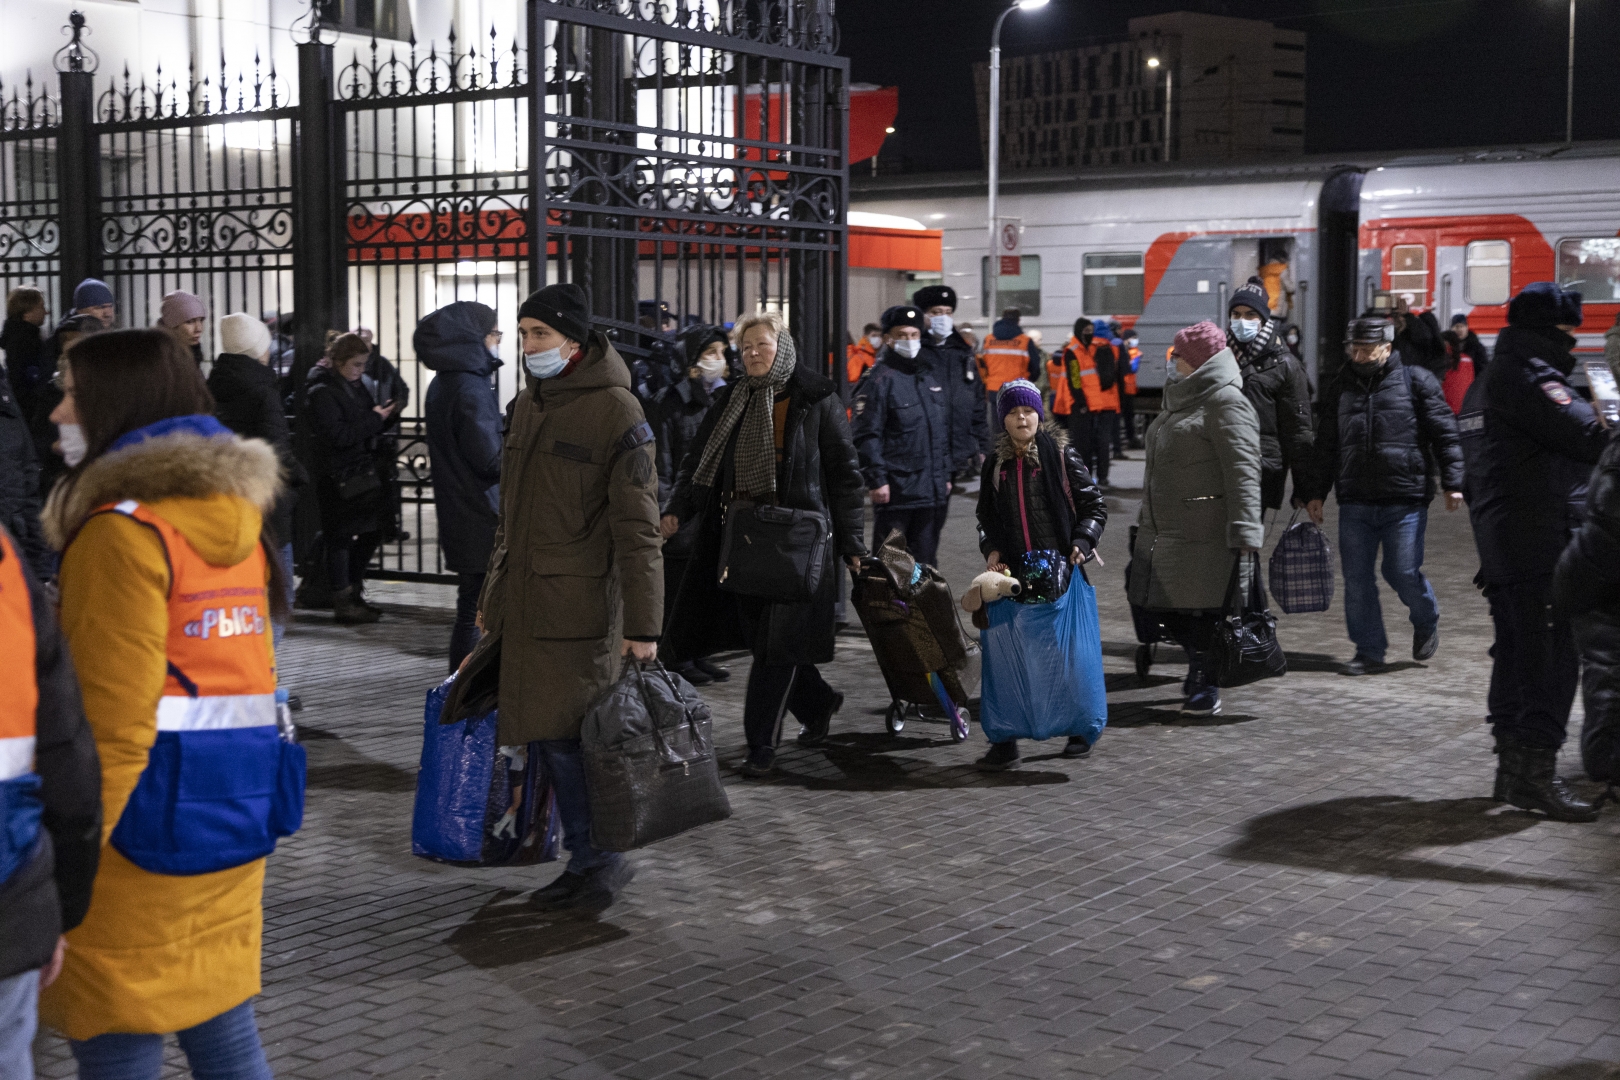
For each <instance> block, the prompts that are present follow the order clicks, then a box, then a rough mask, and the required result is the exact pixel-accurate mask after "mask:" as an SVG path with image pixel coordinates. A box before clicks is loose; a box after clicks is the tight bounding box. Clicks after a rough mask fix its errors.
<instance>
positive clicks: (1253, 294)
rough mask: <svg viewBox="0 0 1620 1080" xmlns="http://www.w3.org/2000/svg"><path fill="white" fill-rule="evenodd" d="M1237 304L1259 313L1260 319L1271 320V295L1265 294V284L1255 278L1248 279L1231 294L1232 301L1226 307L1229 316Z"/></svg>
mask: <svg viewBox="0 0 1620 1080" xmlns="http://www.w3.org/2000/svg"><path fill="white" fill-rule="evenodd" d="M1239 304H1242V305H1243V306H1244V307H1251V308H1254V310H1256V311H1258V312H1259V313H1260V316H1261V318H1265V319H1269V318H1271V294H1270V293H1268V292H1266V283H1265V282H1263V281H1261V280H1260V279H1259V278H1257V277H1252V278H1250V279H1249V280H1248V281H1247V282H1245V283H1244V285H1243V287H1242V288H1240V289H1238V290H1237V291H1236V292H1234V293H1233V294H1232V299H1231V300H1230V301H1228V302H1227V305H1226V313H1227V314H1228V315H1230V314H1231V313H1232V309H1233V308H1235V307H1237V306H1238V305H1239Z"/></svg>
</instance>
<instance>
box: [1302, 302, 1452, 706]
mask: <svg viewBox="0 0 1620 1080" xmlns="http://www.w3.org/2000/svg"><path fill="white" fill-rule="evenodd" d="M1393 337H1394V327H1393V326H1391V325H1390V323H1389V322H1388V321H1387V320H1385V319H1378V318H1362V319H1353V320H1351V322H1350V327H1349V333H1348V335H1347V338H1348V344H1347V345H1346V348H1345V351H1346V353H1347V355H1348V358H1349V363H1347V364H1346V365H1344V367H1343V368H1342V369H1341V371H1340V373H1339V376H1338V379H1337V382H1336V384H1335V385H1333V386H1331V387H1329V388H1328V389H1327V390H1326V392H1325V393H1324V394H1323V395H1322V420H1321V426H1320V427H1319V428H1318V429H1317V432H1316V444H1315V447H1314V452H1313V455H1312V464H1311V467H1310V469H1309V476H1308V479H1307V481H1306V484H1305V490H1304V492H1303V498H1304V499H1305V507H1306V510H1307V511H1308V512H1309V513H1310V515H1311V520H1312V521H1314V522H1316V523H1317V524H1318V525H1320V524H1321V523H1322V500H1323V499H1325V498H1326V497H1327V494H1328V492H1329V491H1331V490H1334V489H1337V492H1338V499H1339V558H1340V560H1341V563H1342V565H1343V568H1344V621H1345V626H1346V629H1347V630H1348V631H1349V634H1350V640H1351V641H1352V642H1354V643H1355V646H1356V654H1355V656H1354V657H1353V658H1352V659H1351V661H1350V662H1349V663H1348V664H1346V665H1345V668H1344V673H1345V674H1346V675H1366V674H1368V673H1370V672H1373V671H1377V670H1379V669H1381V668H1383V667H1384V653H1385V651H1386V650H1387V649H1388V648H1389V639H1388V637H1387V636H1386V635H1385V633H1384V613H1383V609H1382V608H1381V606H1380V605H1379V602H1378V580H1377V578H1376V577H1375V576H1374V573H1373V571H1374V567H1375V564H1376V563H1377V559H1378V549H1379V548H1380V547H1382V548H1383V549H1384V580H1385V581H1387V582H1389V584H1390V587H1391V588H1393V589H1394V590H1395V594H1396V595H1397V596H1399V597H1400V598H1401V602H1402V603H1403V604H1405V605H1406V607H1407V610H1408V611H1409V612H1410V613H1411V618H1412V628H1413V633H1412V659H1414V660H1419V661H1422V660H1427V659H1429V657H1431V656H1433V655H1434V653H1435V650H1436V649H1438V648H1439V647H1440V606H1439V603H1438V602H1437V601H1436V599H1435V595H1434V587H1433V586H1432V585H1430V584H1429V579H1428V578H1427V577H1425V576H1424V574H1423V539H1424V533H1425V531H1426V529H1427V526H1428V520H1429V503H1430V502H1431V501H1432V500H1433V499H1434V496H1435V490H1436V487H1437V486H1438V487H1439V488H1440V489H1441V490H1443V491H1444V492H1445V494H1446V509H1447V510H1456V509H1458V508H1460V507H1461V506H1462V504H1463V497H1462V485H1463V458H1462V447H1461V445H1460V443H1459V441H1458V435H1457V420H1456V417H1454V416H1453V415H1452V413H1451V407H1450V406H1448V405H1447V404H1446V399H1445V395H1444V394H1442V393H1441V391H1440V383H1439V381H1438V380H1437V379H1435V377H1434V376H1433V375H1432V374H1430V373H1429V371H1428V370H1427V369H1425V368H1421V367H1417V366H1415V365H1411V364H1406V363H1404V359H1405V358H1404V357H1403V356H1401V355H1400V354H1398V353H1396V352H1395V351H1394V349H1393V347H1392V339H1393ZM1436 472H1438V474H1439V475H1438V477H1437V476H1436ZM1296 480H1297V477H1296Z"/></svg>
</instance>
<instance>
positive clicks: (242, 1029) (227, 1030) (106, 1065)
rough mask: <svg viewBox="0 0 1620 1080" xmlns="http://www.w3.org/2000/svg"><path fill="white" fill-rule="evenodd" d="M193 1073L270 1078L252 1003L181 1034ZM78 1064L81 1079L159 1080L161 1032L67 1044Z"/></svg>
mask: <svg viewBox="0 0 1620 1080" xmlns="http://www.w3.org/2000/svg"><path fill="white" fill-rule="evenodd" d="M176 1038H178V1039H179V1040H180V1049H181V1050H184V1051H185V1054H186V1060H187V1061H188V1062H189V1063H190V1064H191V1074H192V1075H193V1076H200V1077H208V1078H209V1080H270V1065H269V1063H268V1062H266V1061H265V1058H264V1047H263V1046H262V1044H261V1043H260V1042H259V1025H258V1022H257V1021H256V1020H254V1018H253V1002H251V1001H244V1002H242V1004H240V1005H238V1006H237V1007H236V1008H234V1009H230V1010H228V1011H226V1012H222V1013H220V1014H219V1015H218V1016H216V1017H214V1018H213V1019H212V1020H204V1021H203V1022H202V1023H200V1024H198V1025H197V1026H196V1027H191V1028H186V1029H185V1030H184V1031H181V1032H178V1033H177V1035H176ZM68 1046H69V1048H70V1049H72V1051H73V1057H74V1058H75V1059H76V1060H77V1061H78V1063H79V1080H158V1077H159V1076H161V1075H162V1073H163V1036H162V1035H126V1034H122V1033H117V1032H115V1033H111V1034H107V1035H97V1036H96V1037H95V1038H93V1039H85V1040H84V1041H82V1042H78V1041H74V1042H70V1043H69V1044H68Z"/></svg>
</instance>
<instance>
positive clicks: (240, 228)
mask: <svg viewBox="0 0 1620 1080" xmlns="http://www.w3.org/2000/svg"><path fill="white" fill-rule="evenodd" d="M292 228H293V219H292V208H291V207H288V206H272V207H263V208H250V207H242V206H231V207H217V208H211V209H201V210H197V209H190V210H171V211H153V212H143V211H140V210H134V211H124V212H115V213H109V214H108V216H107V217H106V219H105V220H104V221H103V222H102V228H101V247H102V252H103V253H104V254H106V255H108V256H110V257H114V258H122V257H129V256H135V255H174V256H196V255H226V254H236V253H242V252H281V251H285V250H287V249H288V248H289V247H290V246H291V244H292Z"/></svg>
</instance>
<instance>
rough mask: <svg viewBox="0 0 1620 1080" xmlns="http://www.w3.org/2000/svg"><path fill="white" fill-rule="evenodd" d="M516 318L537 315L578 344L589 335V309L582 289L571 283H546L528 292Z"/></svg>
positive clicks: (531, 317)
mask: <svg viewBox="0 0 1620 1080" xmlns="http://www.w3.org/2000/svg"><path fill="white" fill-rule="evenodd" d="M518 318H520V319H539V320H540V321H541V322H543V323H545V324H546V325H547V326H549V327H551V328H552V329H553V330H555V331H557V333H559V334H561V335H562V336H563V337H565V338H568V339H569V340H570V341H577V342H578V343H579V344H581V345H585V344H587V343H588V340H589V338H590V335H591V312H590V307H589V305H587V304H586V302H585V291H584V290H583V289H581V288H580V287H579V286H578V285H574V284H572V283H565V284H562V285H547V286H546V287H545V288H543V289H541V290H540V291H539V292H535V293H530V294H529V298H528V299H527V300H525V301H523V306H522V307H520V308H518Z"/></svg>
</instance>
